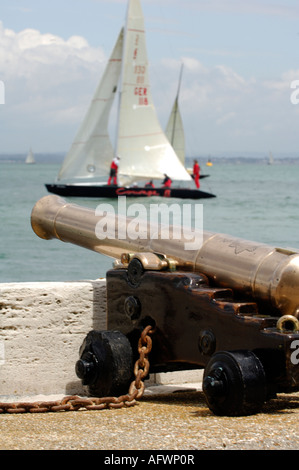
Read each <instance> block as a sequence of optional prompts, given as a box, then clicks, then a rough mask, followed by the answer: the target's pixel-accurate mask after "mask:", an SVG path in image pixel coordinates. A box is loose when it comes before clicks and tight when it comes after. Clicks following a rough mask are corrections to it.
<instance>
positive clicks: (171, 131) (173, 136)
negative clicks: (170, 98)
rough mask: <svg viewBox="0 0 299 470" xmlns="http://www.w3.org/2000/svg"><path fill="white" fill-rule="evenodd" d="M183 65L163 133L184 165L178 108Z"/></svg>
mask: <svg viewBox="0 0 299 470" xmlns="http://www.w3.org/2000/svg"><path fill="white" fill-rule="evenodd" d="M182 74H183V65H182V67H181V71H180V79H179V86H178V91H177V94H176V98H175V101H174V104H173V107H172V110H171V113H170V116H169V120H168V123H167V126H166V131H165V134H166V136H167V138H168V140H169V142H170V143H171V145H172V147H173V148H174V151H175V153H176V154H177V156H178V157H179V159H180V161H181V162H182V164H183V165H184V166H185V133H184V125H183V120H182V116H181V112H180V108H179V95H180V88H181V82H182Z"/></svg>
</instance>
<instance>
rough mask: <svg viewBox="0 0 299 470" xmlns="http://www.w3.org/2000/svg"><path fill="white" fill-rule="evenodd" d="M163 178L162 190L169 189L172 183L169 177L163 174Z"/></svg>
mask: <svg viewBox="0 0 299 470" xmlns="http://www.w3.org/2000/svg"><path fill="white" fill-rule="evenodd" d="M164 176H165V178H164V180H163V182H162V184H163V188H170V186H171V183H172V181H171V179H170V178H169V176H167V175H166V173H164Z"/></svg>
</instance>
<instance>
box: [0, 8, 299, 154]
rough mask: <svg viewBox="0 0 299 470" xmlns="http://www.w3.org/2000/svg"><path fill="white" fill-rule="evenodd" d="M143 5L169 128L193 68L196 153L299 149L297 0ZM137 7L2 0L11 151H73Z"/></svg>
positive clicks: (191, 149) (0, 134)
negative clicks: (120, 37) (112, 55)
mask: <svg viewBox="0 0 299 470" xmlns="http://www.w3.org/2000/svg"><path fill="white" fill-rule="evenodd" d="M141 5H142V9H143V13H144V17H145V29H146V38H147V49H148V60H149V71H150V79H151V88H152V95H153V99H154V103H155V106H156V110H157V114H158V116H159V119H160V122H161V125H162V127H163V128H165V126H166V123H167V119H168V117H169V113H170V110H171V107H172V104H173V100H174V98H175V94H176V91H177V87H178V79H179V73H180V68H181V64H182V63H183V64H184V71H183V80H182V85H181V90H180V107H181V113H182V117H183V122H184V127H185V135H186V151H187V155H190V156H194V155H198V156H200V155H213V154H215V155H216V154H217V155H221V154H223V155H227V154H228V153H230V152H233V153H239V154H253V153H254V152H260V153H264V154H265V155H266V154H268V152H269V151H271V152H272V153H273V154H274V155H275V154H284V155H287V154H290V153H295V154H296V155H297V156H299V148H298V125H299V103H297V101H299V100H297V99H294V96H295V95H294V94H295V93H296V88H294V87H298V90H299V86H298V85H299V47H298V46H299V2H298V0H251V1H250V2H249V1H246V2H245V1H244V0H184V1H182V0H141ZM126 9H127V0H59V1H58V0H51V2H49V1H48V0H9V1H8V0H0V142H1V147H0V154H3V153H12V154H13V153H26V152H27V151H28V149H29V148H30V147H32V149H33V151H34V152H35V153H38V152H40V153H52V152H67V151H68V149H69V148H70V146H71V143H72V141H73V139H74V137H75V134H76V132H77V130H78V127H79V125H80V123H81V121H82V120H83V117H84V114H85V112H86V110H87V108H88V105H89V103H90V100H91V99H92V96H93V93H94V91H95V89H96V86H97V84H98V82H99V80H100V78H101V74H102V72H103V70H104V67H105V65H106V62H107V60H108V58H109V56H110V53H111V51H112V48H113V46H114V44H115V41H116V38H117V35H118V33H119V30H120V28H121V27H122V25H123V24H124V20H125V16H126ZM296 81H297V82H296ZM292 86H293V88H292ZM1 93H2V94H1ZM298 97H299V91H298V95H296V98H298ZM110 131H111V133H112V134H113V131H114V123H113V122H111V123H110ZM112 139H113V136H112Z"/></svg>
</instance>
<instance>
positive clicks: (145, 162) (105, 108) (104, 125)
mask: <svg viewBox="0 0 299 470" xmlns="http://www.w3.org/2000/svg"><path fill="white" fill-rule="evenodd" d="M119 80H120V87H119V88H120V89H119V98H120V99H119V111H118V118H117V133H116V134H117V135H116V145H115V148H113V146H112V144H111V141H110V138H109V134H108V121H109V115H110V111H111V108H112V104H113V101H114V98H115V96H116V95H117V93H116V91H117V89H118V82H119ZM115 155H119V156H120V157H121V160H120V165H119V170H118V182H119V184H120V186H109V185H107V183H106V182H107V179H108V175H109V167H110V163H111V161H112V159H113V157H114V156H115ZM165 174H167V175H168V176H169V177H170V178H171V179H172V181H173V182H175V181H180V182H185V183H186V182H190V181H191V177H190V175H189V173H188V172H187V170H186V169H185V168H184V165H183V164H182V162H181V161H180V159H179V157H178V156H177V154H176V153H175V151H174V149H173V147H172V145H171V144H170V142H169V140H168V139H167V137H166V135H165V133H164V132H163V130H162V128H161V126H160V123H159V121H158V118H157V115H156V110H155V107H154V104H153V100H152V95H151V90H150V84H149V73H148V60H147V52H146V41H145V31H144V19H143V14H142V9H141V5H140V1H139V0H129V4H128V11H127V20H126V26H125V28H124V29H122V30H121V32H120V34H119V36H118V39H117V42H116V45H115V47H114V49H113V52H112V55H111V57H110V60H109V62H108V65H107V67H106V70H105V72H104V75H103V77H102V80H101V81H100V83H99V85H98V87H97V90H96V93H95V95H94V97H93V100H92V102H91V104H90V107H89V109H88V111H87V114H86V116H85V119H84V120H83V122H82V124H81V127H80V128H79V131H78V133H77V135H76V137H75V140H74V142H73V144H72V146H71V148H70V151H69V152H68V154H67V155H66V157H65V160H64V162H63V164H62V166H61V169H60V171H59V174H58V177H57V181H56V182H55V183H54V184H46V187H47V189H48V191H49V192H52V193H55V194H59V195H63V196H79V197H109V198H110V197H118V196H119V195H127V196H161V195H162V196H163V195H165V196H166V195H167V196H168V197H181V198H191V199H200V198H206V197H215V196H214V195H213V194H210V193H205V192H203V191H199V190H196V189H189V188H174V187H171V188H167V189H165V188H161V187H160V188H148V187H144V183H143V186H142V187H134V188H132V187H130V186H132V185H133V184H134V183H136V182H138V181H139V182H142V181H143V182H145V181H146V180H163V179H164V175H165Z"/></svg>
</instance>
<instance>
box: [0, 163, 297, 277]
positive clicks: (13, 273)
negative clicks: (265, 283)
mask: <svg viewBox="0 0 299 470" xmlns="http://www.w3.org/2000/svg"><path fill="white" fill-rule="evenodd" d="M58 169H59V165H56V164H45V163H41V164H36V165H25V164H24V163H0V217H1V224H0V242H1V245H0V282H17V281H67V280H83V279H95V278H97V277H103V276H105V272H106V271H107V269H110V268H111V266H112V260H111V259H109V258H107V257H104V256H101V255H98V254H96V253H93V252H91V251H88V250H85V249H83V248H79V247H76V246H73V245H70V244H65V243H62V242H60V241H58V240H51V241H45V240H41V239H39V238H38V237H37V236H36V235H35V234H34V232H33V231H32V229H31V225H30V214H31V210H32V208H33V206H34V204H35V202H36V201H37V200H38V199H40V198H41V197H43V196H45V195H46V194H47V191H46V189H45V187H44V183H46V182H52V181H53V180H54V179H55V176H56V174H57V172H58ZM204 172H206V173H209V174H210V177H209V178H207V179H205V180H202V182H201V189H202V190H206V191H209V192H213V193H214V194H216V195H217V198H215V199H208V200H200V201H197V203H198V202H202V203H203V207H204V209H203V210H204V227H203V228H204V230H209V231H215V232H221V233H227V234H230V235H234V236H239V237H242V238H245V239H247V240H253V241H257V242H264V243H268V244H270V245H275V246H280V247H283V248H299V204H298V201H299V197H298V189H299V184H298V181H299V165H292V164H289V165H287V164H285V165H281V164H274V165H271V166H268V165H263V164H246V163H241V164H214V166H213V167H212V168H204ZM162 201H163V202H165V200H162V199H161V202H162ZM169 201H171V202H172V203H173V202H174V200H173V199H171V200H169ZM73 202H76V203H77V204H81V205H84V206H87V207H92V208H95V207H96V206H97V205H98V204H99V202H100V201H95V200H88V199H85V200H84V199H81V200H73ZM131 202H133V201H132V200H130V203H131ZM135 202H138V203H140V202H143V203H145V204H148V203H149V200H148V199H147V200H144V199H143V200H140V199H138V200H137V199H136V200H135ZM151 202H152V203H153V202H155V203H158V202H159V201H158V200H157V199H155V200H154V201H153V199H152V200H151ZM175 202H178V201H175ZM185 202H186V201H185ZM193 203H195V202H193Z"/></svg>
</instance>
